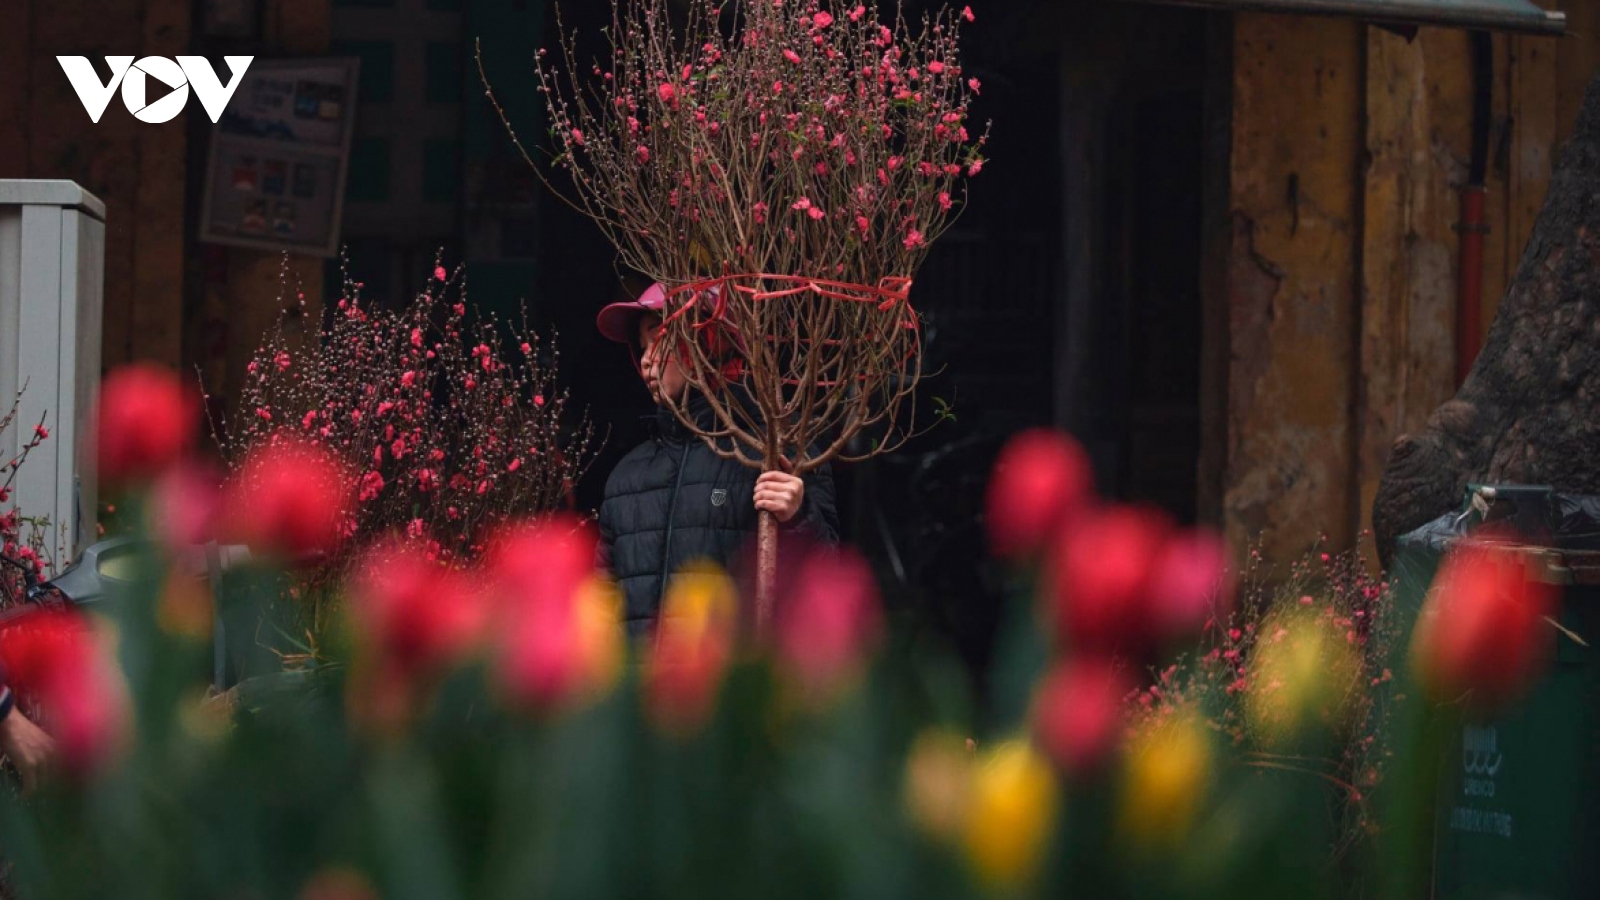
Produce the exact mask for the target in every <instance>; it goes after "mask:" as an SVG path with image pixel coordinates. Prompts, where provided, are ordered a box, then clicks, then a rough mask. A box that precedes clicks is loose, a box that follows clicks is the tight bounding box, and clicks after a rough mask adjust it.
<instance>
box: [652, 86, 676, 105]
mask: <svg viewBox="0 0 1600 900" xmlns="http://www.w3.org/2000/svg"><path fill="white" fill-rule="evenodd" d="M656 96H657V97H660V98H661V102H662V103H666V104H670V105H672V106H676V105H677V104H678V87H677V85H675V84H673V83H672V82H670V81H663V82H661V86H660V87H658V88H656Z"/></svg>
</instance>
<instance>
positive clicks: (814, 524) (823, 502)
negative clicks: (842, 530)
mask: <svg viewBox="0 0 1600 900" xmlns="http://www.w3.org/2000/svg"><path fill="white" fill-rule="evenodd" d="M805 483H806V493H805V497H804V498H802V499H801V501H800V514H799V515H797V516H795V517H794V518H793V519H790V520H789V522H788V523H787V524H786V525H785V526H784V527H785V528H787V529H788V530H789V531H791V532H793V533H794V534H799V535H804V536H805V537H807V538H810V539H811V540H814V541H821V542H822V543H826V544H837V543H839V510H838V506H837V504H836V503H835V502H834V495H833V469H832V467H831V466H827V465H824V466H822V467H821V468H819V469H817V470H816V471H814V472H812V473H811V474H810V475H807V476H806V478H805Z"/></svg>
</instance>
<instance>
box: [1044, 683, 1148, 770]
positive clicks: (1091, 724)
mask: <svg viewBox="0 0 1600 900" xmlns="http://www.w3.org/2000/svg"><path fill="white" fill-rule="evenodd" d="M1133 687H1134V684H1133V680H1132V679H1131V678H1130V677H1129V676H1128V675H1127V673H1125V672H1124V671H1122V669H1121V668H1120V667H1118V666H1117V664H1116V663H1115V662H1114V661H1112V660H1109V659H1104V658H1099V657H1079V658H1075V659H1073V660H1071V661H1069V662H1065V663H1061V664H1058V665H1057V667H1056V669H1055V670H1054V671H1053V672H1051V673H1050V674H1049V675H1048V676H1046V678H1045V680H1044V681H1043V682H1042V683H1041V684H1040V686H1039V692H1038V695H1037V696H1036V697H1035V698H1034V705H1033V728H1034V735H1035V737H1036V738H1037V739H1038V741H1039V744H1040V746H1041V747H1043V748H1044V751H1045V752H1046V753H1048V754H1050V757H1051V758H1052V759H1054V760H1055V762H1056V764H1057V765H1058V766H1060V767H1061V768H1062V769H1063V770H1065V771H1066V772H1067V773H1069V774H1071V775H1073V776H1075V777H1083V776H1087V775H1091V774H1094V773H1095V772H1097V771H1098V770H1099V769H1100V768H1101V767H1102V766H1103V765H1104V764H1105V763H1106V761H1107V760H1108V759H1109V758H1110V756H1111V754H1112V752H1113V751H1114V750H1115V749H1116V746H1117V741H1118V740H1119V739H1120V738H1121V736H1122V713H1123V702H1124V698H1126V697H1127V695H1128V693H1129V692H1130V691H1131V690H1133Z"/></svg>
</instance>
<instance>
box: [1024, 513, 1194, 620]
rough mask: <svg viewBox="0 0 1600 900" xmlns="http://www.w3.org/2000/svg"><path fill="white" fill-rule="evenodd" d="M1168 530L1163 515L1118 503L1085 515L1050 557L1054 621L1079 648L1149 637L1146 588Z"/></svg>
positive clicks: (1169, 531)
mask: <svg viewBox="0 0 1600 900" xmlns="http://www.w3.org/2000/svg"><path fill="white" fill-rule="evenodd" d="M1171 532H1172V524H1171V521H1170V520H1169V519H1168V518H1167V517H1166V516H1165V515H1164V514H1162V513H1159V512H1156V511H1154V510H1150V509H1145V508H1142V507H1131V506H1116V507H1110V508H1108V509H1104V510H1100V511H1097V512H1095V513H1094V514H1092V515H1090V516H1088V517H1086V518H1085V519H1084V520H1083V521H1082V522H1081V523H1079V524H1078V525H1077V526H1076V527H1074V528H1073V529H1072V530H1071V531H1069V532H1066V533H1065V534H1064V535H1063V536H1062V538H1061V539H1060V542H1059V544H1058V550H1057V553H1056V556H1055V558H1054V559H1053V560H1052V561H1051V564H1052V568H1053V575H1054V584H1055V596H1054V604H1055V613H1056V625H1057V626H1058V628H1059V629H1060V630H1061V634H1062V639H1063V640H1065V641H1067V642H1070V643H1071V644H1072V645H1073V646H1075V647H1077V648H1079V649H1080V650H1090V649H1092V650H1117V649H1125V648H1127V647H1129V646H1138V645H1142V644H1144V643H1146V642H1147V640H1148V638H1150V637H1151V624H1152V623H1151V622H1150V615H1149V612H1150V601H1149V595H1150V589H1151V587H1152V576H1153V574H1154V572H1155V569H1156V564H1157V562H1158V560H1160V558H1161V555H1162V553H1163V551H1164V550H1165V548H1166V544H1167V538H1168V536H1169V535H1170V534H1171Z"/></svg>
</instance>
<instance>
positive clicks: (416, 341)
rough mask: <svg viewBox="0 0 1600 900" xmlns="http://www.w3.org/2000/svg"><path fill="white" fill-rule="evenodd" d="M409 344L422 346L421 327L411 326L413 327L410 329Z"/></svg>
mask: <svg viewBox="0 0 1600 900" xmlns="http://www.w3.org/2000/svg"><path fill="white" fill-rule="evenodd" d="M411 346H413V347H421V346H422V329H421V328H413V329H411Z"/></svg>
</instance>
